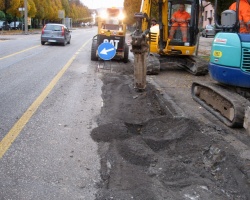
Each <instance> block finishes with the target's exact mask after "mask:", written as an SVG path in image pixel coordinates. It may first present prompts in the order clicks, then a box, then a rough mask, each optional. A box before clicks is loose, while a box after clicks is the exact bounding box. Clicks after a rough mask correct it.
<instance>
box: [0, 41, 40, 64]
mask: <svg viewBox="0 0 250 200" xmlns="http://www.w3.org/2000/svg"><path fill="white" fill-rule="evenodd" d="M40 46H41V45H36V46H33V47H30V48H28V49H24V50H22V51H18V52H16V53H13V54H10V55H8V56H4V57H2V58H0V60H3V59H5V58H9V57H11V56H15V55H17V54H20V53H23V52H25V51H29V50H31V49H34V48H37V47H40Z"/></svg>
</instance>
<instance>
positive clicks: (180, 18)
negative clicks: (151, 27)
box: [172, 10, 190, 23]
mask: <svg viewBox="0 0 250 200" xmlns="http://www.w3.org/2000/svg"><path fill="white" fill-rule="evenodd" d="M188 20H190V14H189V13H188V12H186V11H183V12H181V11H180V10H178V11H176V12H175V13H174V14H173V16H172V22H177V23H187V21H188Z"/></svg>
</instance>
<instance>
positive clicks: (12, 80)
mask: <svg viewBox="0 0 250 200" xmlns="http://www.w3.org/2000/svg"><path fill="white" fill-rule="evenodd" d="M94 33H95V32H94V29H85V30H73V31H72V41H71V44H70V45H67V46H65V47H64V46H60V45H44V46H42V45H40V35H39V34H34V35H19V36H5V39H6V40H2V41H1V43H0V45H1V48H0V87H1V90H0V122H1V124H0V139H1V140H2V142H1V145H0V146H1V148H0V154H1V157H2V159H1V160H0V179H1V187H0V199H93V198H94V195H95V193H96V188H95V185H96V183H97V182H98V180H99V178H100V177H99V173H98V170H99V167H100V164H99V157H98V154H97V145H96V143H95V142H94V141H93V140H92V139H91V138H90V131H91V129H92V128H94V127H95V126H96V121H95V117H96V116H97V115H98V114H99V113H100V110H101V106H102V98H101V86H102V82H101V81H100V80H99V78H98V77H97V75H96V74H95V69H94V68H92V66H91V65H90V61H89V60H90V45H91V42H90V39H91V38H92V37H93V35H94Z"/></svg>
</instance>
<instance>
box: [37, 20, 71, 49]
mask: <svg viewBox="0 0 250 200" xmlns="http://www.w3.org/2000/svg"><path fill="white" fill-rule="evenodd" d="M70 40H71V33H70V30H69V29H68V28H67V27H66V26H65V25H63V24H53V23H49V24H46V25H45V26H44V27H43V29H42V34H41V44H42V45H44V44H45V43H46V42H49V43H60V44H63V45H64V46H65V45H66V44H70Z"/></svg>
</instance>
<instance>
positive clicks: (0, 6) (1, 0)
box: [0, 0, 5, 10]
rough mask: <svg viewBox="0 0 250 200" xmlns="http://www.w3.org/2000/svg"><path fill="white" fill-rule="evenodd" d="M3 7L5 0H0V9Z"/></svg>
mask: <svg viewBox="0 0 250 200" xmlns="http://www.w3.org/2000/svg"><path fill="white" fill-rule="evenodd" d="M4 9H5V0H0V10H4Z"/></svg>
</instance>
